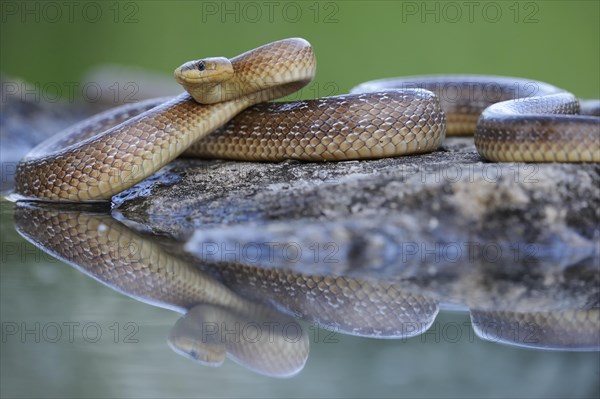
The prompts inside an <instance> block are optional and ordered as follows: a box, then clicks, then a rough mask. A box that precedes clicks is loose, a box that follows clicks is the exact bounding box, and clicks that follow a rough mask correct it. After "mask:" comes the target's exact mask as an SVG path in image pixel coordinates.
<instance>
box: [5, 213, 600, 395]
mask: <svg viewBox="0 0 600 399" xmlns="http://www.w3.org/2000/svg"><path fill="white" fill-rule="evenodd" d="M17 230H18V232H17ZM23 237H26V238H27V240H26V239H25V238H23ZM90 240H92V241H90ZM90 242H94V243H96V244H97V247H93V246H90V245H89V243H90ZM34 244H35V245H34ZM185 248H186V247H182V246H181V243H177V242H172V241H171V240H169V239H167V238H165V237H160V238H159V239H158V240H157V239H156V238H155V237H151V236H149V235H148V234H145V235H144V234H141V233H139V232H135V231H133V230H130V229H129V228H127V227H125V225H124V224H122V223H120V222H118V221H116V220H115V219H114V218H113V217H111V215H110V214H109V213H106V212H96V211H95V212H88V211H81V210H72V209H71V210H65V209H61V210H56V209H52V208H38V207H29V206H18V207H15V205H14V204H12V203H9V202H2V268H1V279H0V281H1V288H2V291H1V293H2V301H1V319H2V342H1V344H2V351H1V376H2V388H1V390H2V392H1V394H2V396H3V397H41V396H44V397H48V396H60V397H164V396H178V397H232V396H235V397H257V396H260V397H275V396H277V397H282V396H284V397H285V396H293V397H298V396H312V397H339V396H365V395H370V396H386V397H398V396H403V397H404V396H407V397H414V396H427V397H431V396H436V397H451V396H473V397H475V396H476V397H482V396H483V397H499V396H502V397H566V396H568V397H594V396H598V394H599V393H600V384H599V381H598V377H597V376H598V374H599V372H600V358H599V355H598V352H595V351H588V350H590V349H597V341H598V331H597V323H598V321H597V319H598V314H597V310H594V309H591V310H583V309H582V310H579V311H578V310H576V309H575V310H572V311H571V312H561V313H560V314H552V312H545V313H544V312H542V313H538V314H535V315H533V316H532V317H533V318H529V316H528V315H527V312H522V311H521V312H519V313H518V315H515V314H511V313H510V312H491V311H485V312H480V314H479V316H477V314H476V313H473V318H471V317H470V315H469V313H468V311H465V310H464V309H463V308H461V306H456V304H452V306H449V305H448V304H444V303H439V301H438V300H437V299H431V298H428V297H427V296H423V295H422V294H421V293H420V292H415V291H414V290H413V291H412V292H411V291H405V290H404V287H403V286H402V285H399V284H396V282H394V281H388V280H383V279H376V278H375V279H366V278H363V277H361V278H354V277H350V276H330V277H327V276H325V277H323V276H321V277H319V276H310V275H300V274H289V273H288V272H286V271H278V270H271V271H267V272H264V273H262V272H260V270H257V269H249V268H247V267H246V268H244V267H243V266H239V265H235V264H234V265H231V264H203V263H202V264H201V262H195V261H194V259H193V256H191V255H189V254H188V253H187V252H189V251H186V249H185ZM59 259H68V260H69V263H70V265H68V264H66V263H64V262H63V261H61V260H59ZM282 273H283V277H281V276H282ZM286 273H287V274H286ZM290 286H295V287H296V290H289V289H287V290H286V287H290ZM591 294H592V296H593V293H591ZM198 304H199V305H198ZM165 308H167V309H165ZM440 308H441V311H439V313H438V310H439V309H440ZM449 308H452V309H450V310H448V309H449ZM488 310H489V309H488ZM182 314H183V316H182ZM477 317H479V320H478V319H477ZM317 325H319V326H322V327H326V328H321V327H317ZM482 326H483V327H482ZM490 326H493V327H494V328H493V329H492V328H491V327H490ZM498 326H509V327H510V328H509V329H506V328H505V331H509V333H506V332H505V333H503V334H499V333H498V332H499V331H500V330H501V329H499V328H498ZM511 326H512V327H511ZM532 326H533V327H532ZM476 329H479V333H480V335H481V334H482V332H486V333H487V335H486V334H483V335H485V336H486V337H487V338H488V341H486V340H482V339H481V338H480V337H479V336H478V335H477V334H476V333H475V330H476ZM517 331H518V332H517ZM499 341H504V343H500V342H499ZM507 342H508V344H507ZM523 346H526V347H532V346H533V347H538V348H539V347H545V348H547V349H548V348H549V349H554V350H547V349H544V350H542V349H531V348H528V349H527V348H523ZM226 357H227V358H226ZM284 377H285V378H284Z"/></svg>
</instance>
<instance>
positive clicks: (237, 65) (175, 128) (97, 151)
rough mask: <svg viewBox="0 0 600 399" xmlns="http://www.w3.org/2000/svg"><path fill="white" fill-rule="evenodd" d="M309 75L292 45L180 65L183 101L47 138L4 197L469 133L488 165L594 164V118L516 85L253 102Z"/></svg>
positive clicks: (102, 187)
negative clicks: (185, 163)
mask: <svg viewBox="0 0 600 399" xmlns="http://www.w3.org/2000/svg"><path fill="white" fill-rule="evenodd" d="M315 72H316V58H315V54H314V52H313V49H312V47H311V45H310V44H309V43H308V42H307V41H306V40H304V39H298V38H295V39H285V40H280V41H276V42H273V43H269V44H266V45H264V46H261V47H258V48H256V49H254V50H251V51H248V52H246V53H244V54H241V55H239V56H237V57H234V58H232V59H231V60H228V59H226V58H222V57H217V58H205V59H201V60H197V61H190V62H187V63H185V64H183V65H182V66H180V67H179V68H177V69H176V71H175V77H176V80H177V81H178V82H179V83H180V84H182V85H183V87H184V88H185V89H186V90H187V92H184V93H183V94H181V95H179V96H177V97H175V98H172V99H167V100H165V99H157V100H150V101H146V102H142V103H138V104H133V105H131V104H130V105H125V106H123V107H121V108H117V109H115V110H111V111H108V112H106V113H103V114H100V115H97V116H95V117H92V118H90V119H89V120H86V121H83V122H81V123H80V124H78V125H76V126H74V127H72V128H70V129H68V130H66V131H64V132H62V133H60V134H58V135H56V136H54V137H52V138H50V139H49V140H48V141H46V142H44V143H42V144H40V146H38V147H36V148H35V149H34V150H33V151H32V152H30V153H29V154H28V155H27V156H26V157H25V158H24V159H23V160H22V161H21V162H20V163H19V165H18V167H17V172H16V175H15V181H16V192H17V194H18V195H20V196H21V197H25V198H29V199H40V200H47V201H70V202H79V201H97V200H109V199H110V198H111V197H112V196H113V195H115V194H117V193H119V192H121V191H123V190H125V189H126V188H128V187H131V186H133V185H134V184H136V183H137V182H139V181H141V180H143V179H144V178H146V177H148V176H149V175H151V174H152V173H154V172H155V171H157V170H158V169H160V168H161V167H162V166H164V165H165V164H167V163H168V162H170V161H171V160H173V159H175V158H176V157H178V156H179V155H181V154H182V153H184V152H186V153H187V155H194V156H203V157H219V158H230V159H240V160H259V161H279V160H284V159H297V160H306V161H331V160H352V159H369V158H380V157H391V156H399V155H409V154H418V153H424V152H431V151H434V150H435V149H437V148H438V147H439V146H440V145H441V143H442V141H443V139H444V137H445V136H446V132H448V134H465V133H474V135H475V144H476V147H477V150H478V151H479V153H480V155H481V156H482V157H483V158H484V159H487V160H490V161H508V162H510V161H523V162H600V125H599V120H600V119H599V118H597V117H595V116H593V115H579V113H580V102H579V101H578V100H577V98H575V96H573V95H572V94H570V93H568V92H565V91H563V90H561V89H558V88H556V87H554V86H551V85H548V84H545V83H541V82H535V81H526V80H524V79H514V78H501V77H494V76H449V77H416V78H408V79H388V80H380V81H373V82H367V83H365V84H362V85H360V86H358V87H357V88H355V90H353V93H352V94H348V95H342V96H335V97H328V98H321V99H315V100H308V101H300V102H291V103H264V102H266V101H269V100H272V99H275V98H279V97H282V96H285V95H288V94H290V93H292V92H294V91H296V90H298V89H300V88H302V87H303V86H305V85H306V84H308V83H309V82H310V81H311V80H312V79H313V77H314V75H315ZM397 89H402V90H397ZM448 89H452V90H455V91H456V92H457V93H459V94H458V97H456V96H454V97H452V96H449V95H448V93H447V90H448ZM434 93H435V94H437V96H436V95H435V94H434ZM249 107H250V108H249ZM585 108H586V109H587V107H585ZM244 110H245V111H244ZM242 111H244V112H242ZM583 111H585V109H584V110H583ZM597 112H598V111H597V110H596V111H592V112H590V113H597ZM584 113H587V111H585V112H584ZM238 114H239V115H238ZM236 115H237V117H236ZM231 119H233V120H231ZM230 120H231V122H229V123H228V124H226V123H227V122H228V121H230ZM225 124H226V125H225ZM224 125H225V126H224ZM211 133H212V134H211Z"/></svg>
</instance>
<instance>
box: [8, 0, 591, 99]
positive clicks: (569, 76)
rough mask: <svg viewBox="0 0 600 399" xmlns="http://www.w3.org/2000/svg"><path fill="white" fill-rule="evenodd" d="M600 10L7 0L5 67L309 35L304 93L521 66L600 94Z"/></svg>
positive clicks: (66, 65)
mask: <svg viewBox="0 0 600 399" xmlns="http://www.w3.org/2000/svg"><path fill="white" fill-rule="evenodd" d="M71 3H72V5H71V6H67V4H71ZM52 5H54V6H52ZM57 5H58V6H57ZM599 19H600V2H598V1H595V0H591V1H537V2H532V1H523V2H518V1H475V2H462V1H457V2H443V1H437V2H423V1H334V2H332V1H322V2H317V1H306V2H304V1H293V2H282V1H270V2H269V1H256V2H243V1H170V2H167V1H135V2H129V1H124V2H113V1H106V2H104V1H101V2H91V3H86V2H64V3H63V2H48V3H47V2H24V3H20V2H12V1H3V2H2V28H1V35H0V48H1V49H2V50H1V51H2V57H1V64H0V69H1V70H2V71H3V72H5V73H8V74H10V75H13V76H19V77H22V78H24V79H26V80H29V81H32V82H35V83H39V84H41V85H44V84H46V83H48V82H58V83H59V84H60V83H61V82H71V81H74V80H77V79H79V78H80V77H81V76H82V74H83V73H84V71H86V70H87V69H88V68H90V67H93V66H95V65H98V64H103V63H118V64H125V65H132V66H139V67H143V68H147V69H150V70H154V71H159V72H164V73H167V74H170V73H171V72H172V70H173V69H174V68H175V67H176V66H178V65H179V64H181V63H182V62H184V61H186V60H189V59H196V58H202V57H207V56H221V55H223V56H233V55H237V54H239V53H241V52H243V51H246V50H249V49H251V48H254V47H256V46H258V45H261V44H264V43H267V42H270V41H273V40H276V39H282V38H285V37H295V36H300V37H304V38H306V39H307V40H309V41H310V42H311V43H312V44H313V46H314V48H315V51H316V53H317V57H318V61H319V64H318V76H317V82H319V84H320V86H319V87H318V89H316V90H313V91H312V92H310V91H306V92H305V93H303V97H311V96H314V95H326V94H330V93H331V92H332V91H333V89H332V86H331V85H329V86H327V87H325V85H326V84H327V83H330V82H333V83H334V84H335V86H333V87H334V88H335V89H336V91H337V92H339V93H343V92H347V91H348V90H349V89H350V88H351V87H352V86H354V85H355V84H357V83H359V82H361V81H365V80H369V79H374V78H381V77H389V76H399V75H414V74H431V73H436V74H440V73H441V74H443V73H479V74H497V75H509V76H522V77H526V78H531V79H539V80H543V81H548V82H549V83H552V84H555V85H557V86H559V87H562V88H565V89H568V90H571V91H572V92H574V93H575V94H577V95H579V96H581V97H600V73H599V70H600V65H599V63H600V53H599V52H600V50H599V49H600V31H599V26H598V23H599V22H598V21H599Z"/></svg>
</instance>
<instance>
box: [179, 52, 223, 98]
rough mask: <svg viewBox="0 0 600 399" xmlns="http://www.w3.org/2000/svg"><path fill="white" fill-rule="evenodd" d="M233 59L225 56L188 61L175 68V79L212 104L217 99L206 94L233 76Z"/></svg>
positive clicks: (189, 90) (186, 88)
mask: <svg viewBox="0 0 600 399" xmlns="http://www.w3.org/2000/svg"><path fill="white" fill-rule="evenodd" d="M233 73H234V71H233V66H232V65H231V61H229V60H228V59H227V58H224V57H213V58H204V59H201V60H195V61H188V62H186V63H185V64H183V65H181V66H180V67H179V68H177V69H176V70H175V73H174V75H175V80H176V81H177V83H179V84H180V85H182V86H183V87H184V89H185V90H186V91H187V92H188V93H190V94H191V95H192V97H194V99H195V100H196V101H198V102H201V103H203V104H211V103H213V102H216V100H217V99H214V98H211V97H210V96H208V97H207V96H206V93H207V92H209V91H210V90H211V89H213V88H214V87H215V86H217V85H219V84H221V83H223V82H225V81H228V80H229V79H231V78H232V77H233Z"/></svg>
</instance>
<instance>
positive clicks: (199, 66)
mask: <svg viewBox="0 0 600 399" xmlns="http://www.w3.org/2000/svg"><path fill="white" fill-rule="evenodd" d="M205 69H206V64H205V63H204V61H200V62H199V63H198V70H199V71H204V70H205Z"/></svg>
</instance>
